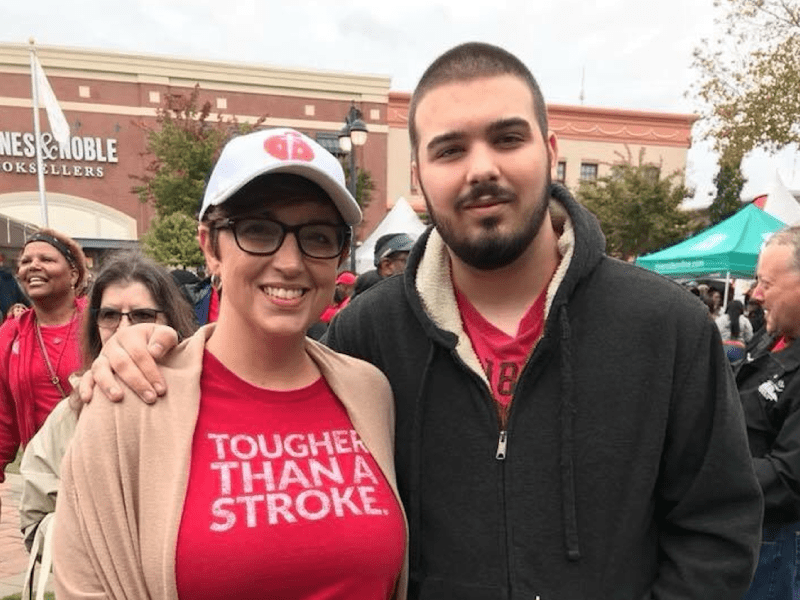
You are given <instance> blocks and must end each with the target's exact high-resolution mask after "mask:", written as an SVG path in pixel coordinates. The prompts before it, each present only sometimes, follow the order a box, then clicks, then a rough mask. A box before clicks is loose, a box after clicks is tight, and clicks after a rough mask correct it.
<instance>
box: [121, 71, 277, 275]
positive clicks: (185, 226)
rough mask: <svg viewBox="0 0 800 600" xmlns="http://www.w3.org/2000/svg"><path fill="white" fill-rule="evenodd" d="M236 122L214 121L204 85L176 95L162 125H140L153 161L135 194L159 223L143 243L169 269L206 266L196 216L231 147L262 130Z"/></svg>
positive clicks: (165, 107) (160, 116)
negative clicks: (245, 135)
mask: <svg viewBox="0 0 800 600" xmlns="http://www.w3.org/2000/svg"><path fill="white" fill-rule="evenodd" d="M264 119H265V117H261V118H260V119H258V120H257V121H256V122H255V124H252V125H242V124H240V123H239V122H238V121H237V120H236V119H235V118H233V119H225V118H223V117H221V116H217V117H216V119H215V120H212V118H211V103H210V102H205V103H204V104H203V105H202V106H200V86H199V85H196V86H195V87H194V90H192V93H191V94H190V95H189V96H184V95H182V94H170V95H167V96H166V97H165V98H164V103H163V104H162V106H161V107H160V108H159V109H158V113H157V116H156V125H155V126H154V127H151V126H149V125H147V124H145V123H139V127H141V128H142V129H143V130H144V131H145V133H146V136H147V151H146V153H145V154H146V155H147V156H150V157H151V160H150V162H149V164H148V165H147V167H146V169H145V175H144V176H133V179H136V180H138V181H139V185H136V186H134V187H133V191H134V192H135V193H136V194H137V195H138V196H139V199H140V200H141V201H142V202H152V203H153V206H154V207H155V209H156V218H155V219H154V220H153V223H152V224H151V228H150V230H149V231H148V233H147V234H146V235H145V236H144V238H143V240H142V241H143V243H144V246H145V249H146V251H147V252H148V253H149V254H150V255H151V256H152V257H153V258H155V259H156V260H157V261H159V262H162V263H164V264H169V265H184V266H187V267H189V266H200V265H202V264H203V262H204V261H203V257H202V253H201V252H200V249H199V247H198V246H197V239H196V223H195V217H196V215H197V213H198V211H199V210H200V202H201V200H202V197H203V190H204V188H205V182H206V178H207V177H208V174H209V173H210V172H211V169H212V167H213V166H214V163H215V162H216V160H217V157H218V156H219V153H220V151H221V150H222V147H223V146H224V144H225V142H226V141H227V140H228V139H229V138H230V137H231V136H232V135H234V134H237V133H247V132H248V131H252V130H254V129H256V128H258V127H259V126H260V125H261V124H262V123H263V121H264Z"/></svg>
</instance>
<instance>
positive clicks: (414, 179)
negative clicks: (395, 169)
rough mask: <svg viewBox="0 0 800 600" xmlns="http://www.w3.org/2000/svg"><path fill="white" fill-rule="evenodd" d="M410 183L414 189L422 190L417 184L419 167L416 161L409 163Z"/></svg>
mask: <svg viewBox="0 0 800 600" xmlns="http://www.w3.org/2000/svg"><path fill="white" fill-rule="evenodd" d="M411 183H412V185H413V186H414V188H415V189H417V190H421V189H422V186H421V185H420V183H419V165H418V164H417V161H416V160H412V161H411Z"/></svg>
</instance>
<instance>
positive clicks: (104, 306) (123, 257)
mask: <svg viewBox="0 0 800 600" xmlns="http://www.w3.org/2000/svg"><path fill="white" fill-rule="evenodd" d="M137 323H160V324H164V325H169V326H171V327H173V328H174V329H176V330H177V331H178V333H179V334H180V335H181V336H184V337H188V336H190V335H192V333H194V330H195V326H194V319H193V313H192V309H191V307H190V306H189V303H188V302H187V301H186V300H185V299H184V297H183V295H182V294H181V293H180V291H179V290H178V288H177V286H176V285H175V283H174V281H173V280H172V277H171V276H170V275H169V273H168V272H167V271H166V269H164V268H163V267H161V266H160V265H158V264H156V263H155V262H153V261H152V260H151V259H149V258H146V257H144V256H142V255H141V254H140V253H138V252H135V251H121V252H118V253H116V254H114V255H112V256H111V257H109V258H108V259H107V260H106V262H105V263H104V264H103V266H102V268H101V270H100V273H99V274H98V276H97V278H96V279H95V281H94V284H93V285H92V288H91V291H90V294H89V303H88V310H87V311H86V312H85V317H84V321H83V329H82V335H81V351H82V360H83V367H84V369H88V368H89V367H90V366H91V364H92V361H94V359H95V358H97V356H98V354H100V348H101V347H102V345H103V344H104V343H105V342H106V341H107V340H108V339H109V338H110V337H111V336H112V335H113V334H114V333H115V332H116V331H117V330H118V329H119V328H120V327H128V326H129V325H134V324H137ZM81 406H82V404H81V403H80V402H79V401H72V402H70V399H66V400H63V401H62V402H60V403H59V404H58V405H57V406H56V407H55V409H53V411H52V412H51V413H50V416H49V417H48V418H47V420H46V421H45V423H44V425H43V426H42V428H41V429H40V430H39V432H38V433H37V434H36V435H35V436H34V437H33V439H32V440H31V442H30V443H29V444H28V446H27V448H26V449H25V453H24V455H23V458H22V463H21V465H20V474H21V475H22V496H21V498H20V527H21V529H22V535H23V539H24V541H25V545H26V547H27V548H28V551H29V552H31V562H30V564H29V570H28V576H27V577H26V579H25V586H26V587H25V589H24V590H23V597H27V596H26V593H27V586H28V585H30V583H31V582H32V576H33V567H34V564H35V563H34V561H35V559H36V558H37V557H39V556H43V555H44V556H49V554H50V553H49V551H48V550H46V549H47V548H49V544H50V542H49V540H50V533H52V529H51V519H52V515H53V511H55V507H56V496H57V494H58V486H59V481H60V464H61V459H62V458H63V457H64V453H65V452H66V449H67V446H68V445H69V442H70V440H71V439H72V436H73V434H74V432H75V427H76V425H77V422H78V414H79V410H80V408H81ZM47 562H49V561H48V560H47V559H44V560H43V566H44V568H43V571H44V572H45V573H47V572H48V571H49V565H48V564H44V563H47ZM45 579H46V578H45V577H40V582H41V583H42V584H43V583H44V582H45Z"/></svg>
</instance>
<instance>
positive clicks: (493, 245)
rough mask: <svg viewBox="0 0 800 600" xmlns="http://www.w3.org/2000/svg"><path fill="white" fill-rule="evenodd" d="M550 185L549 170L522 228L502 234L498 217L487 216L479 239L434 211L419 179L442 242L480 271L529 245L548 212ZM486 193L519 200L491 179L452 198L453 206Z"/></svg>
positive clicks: (510, 258)
mask: <svg viewBox="0 0 800 600" xmlns="http://www.w3.org/2000/svg"><path fill="white" fill-rule="evenodd" d="M550 186H551V177H550V172H549V171H548V172H547V175H546V180H545V185H544V186H543V189H542V191H541V193H540V196H539V199H538V202H536V204H535V205H534V206H533V208H532V210H531V212H530V213H529V214H528V217H527V219H524V223H522V224H521V225H522V227H521V229H519V230H515V231H512V232H511V233H509V234H505V235H504V234H501V233H500V232H499V231H498V225H499V223H500V220H499V219H498V218H497V217H486V218H484V219H483V220H481V228H482V232H483V233H482V234H481V235H480V237H478V239H474V240H471V239H469V238H467V237H465V236H461V235H459V233H458V227H457V225H455V224H454V223H452V222H451V221H450V220H449V219H447V218H445V217H442V216H440V215H437V214H436V213H435V212H434V210H433V207H432V206H431V203H430V202H429V201H428V195H427V194H426V193H425V189H424V188H423V187H422V183H421V182H420V189H421V190H422V195H423V197H424V198H425V205H426V206H427V208H428V216H429V217H430V219H431V221H432V222H433V224H434V226H435V227H436V230H437V231H438V232H439V235H441V236H442V239H443V240H444V243H445V244H447V246H448V247H449V248H450V250H452V251H453V252H454V253H455V255H456V256H457V257H458V258H459V259H460V260H461V261H462V262H464V263H466V264H467V265H469V266H471V267H474V268H476V269H480V270H483V271H490V270H493V269H499V268H501V267H505V266H507V265H510V264H511V263H513V262H514V261H515V260H517V259H518V258H519V257H520V256H522V254H523V252H525V250H527V249H528V247H529V246H530V245H531V243H532V242H533V240H534V239H535V238H536V234H537V233H539V229H540V228H541V226H542V222H543V221H544V217H545V215H546V214H547V207H548V204H549V200H550ZM487 196H489V197H493V198H496V199H498V200H501V201H503V200H505V201H508V202H518V201H519V199H518V196H517V194H515V193H514V192H512V191H511V190H507V189H505V188H503V187H501V186H500V185H498V184H497V183H495V182H493V181H487V182H482V183H479V184H477V185H476V186H474V187H472V188H471V189H470V190H469V192H467V193H466V194H464V195H463V196H460V197H459V198H458V199H457V200H456V202H455V210H456V211H458V210H461V208H462V207H463V206H465V205H469V204H471V203H474V202H479V201H483V200H482V199H483V198H485V197H487Z"/></svg>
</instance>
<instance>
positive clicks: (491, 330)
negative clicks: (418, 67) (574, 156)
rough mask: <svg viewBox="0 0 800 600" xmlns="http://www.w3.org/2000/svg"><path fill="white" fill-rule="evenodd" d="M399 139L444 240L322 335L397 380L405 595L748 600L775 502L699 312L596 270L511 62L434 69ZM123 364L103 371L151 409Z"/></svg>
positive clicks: (620, 274)
mask: <svg viewBox="0 0 800 600" xmlns="http://www.w3.org/2000/svg"><path fill="white" fill-rule="evenodd" d="M409 130H410V131H409V133H410V136H411V142H412V147H413V151H414V154H415V159H414V163H413V171H414V175H415V177H416V179H417V182H418V184H419V186H420V189H421V190H423V193H424V195H425V198H426V202H427V206H428V213H429V215H430V216H431V218H432V220H433V222H434V224H435V226H434V227H433V228H432V229H429V230H428V231H427V232H426V233H425V234H424V235H423V236H422V237H421V238H420V240H418V242H417V244H416V246H415V247H414V250H413V251H412V252H411V254H410V256H409V260H408V267H407V269H406V271H405V274H404V275H403V276H402V277H393V278H391V279H389V280H388V281H386V282H384V283H383V284H382V285H380V286H379V287H377V288H376V289H375V290H374V291H372V292H370V293H368V294H365V295H363V296H361V297H359V298H357V299H355V300H353V301H352V302H351V303H350V306H349V307H348V308H347V310H345V311H342V312H341V313H340V314H339V315H338V316H337V317H336V318H335V319H334V320H333V321H332V323H331V326H330V328H329V330H328V333H327V343H328V344H330V345H331V346H332V347H333V348H336V349H338V350H340V351H343V352H345V353H349V354H352V355H354V356H358V357H362V358H364V359H366V360H368V361H370V362H372V363H374V364H375V365H377V366H378V367H380V368H381V369H382V370H383V371H384V373H385V374H386V375H387V376H388V378H389V381H390V383H391V385H392V390H393V392H394V395H395V401H396V404H397V426H396V435H397V439H396V465H397V474H398V483H399V485H400V489H401V496H402V499H403V502H404V504H405V506H406V509H407V514H408V517H409V525H410V532H411V582H410V593H409V597H410V598H418V599H420V600H430V599H434V598H436V599H439V598H471V599H475V600H490V599H491V600H494V599H501V598H502V599H510V600H518V599H526V600H528V599H531V600H532V599H534V598H541V599H542V600H551V599H556V598H559V599H569V600H573V599H579V598H587V599H588V598H591V599H596V598H614V599H617V598H619V599H626V600H627V599H629V600H641V599H643V598H654V599H659V600H662V599H663V600H666V599H676V600H677V599H679V598H680V599H685V598H703V599H715V598H718V599H725V600H729V599H731V598H738V597H739V596H740V595H741V594H742V593H743V592H744V591H745V590H746V589H747V586H748V583H749V581H750V577H751V575H752V573H753V569H754V567H755V555H756V552H757V550H758V542H759V535H760V521H761V510H762V504H761V502H762V501H761V495H760V492H759V488H758V484H757V481H756V479H755V475H754V471H753V466H752V461H751V460H750V457H749V453H748V450H747V442H746V435H745V430H744V422H743V418H742V411H741V406H740V403H739V401H738V398H737V397H736V390H735V386H734V384H733V380H732V376H731V373H730V369H729V367H728V365H727V359H726V357H725V355H724V353H723V351H722V347H721V343H720V337H719V332H718V330H717V328H716V326H715V325H714V323H713V322H712V321H710V320H709V319H708V317H707V315H706V311H705V309H704V308H703V307H702V305H700V303H698V302H697V300H696V299H692V297H691V295H690V294H688V293H686V292H685V291H684V290H682V289H681V288H680V287H679V286H678V285H676V284H673V283H670V282H668V281H667V280H665V279H662V278H661V277H659V276H657V275H654V274H652V273H649V272H646V271H644V270H642V269H639V268H637V267H634V266H631V265H629V264H626V263H623V262H620V261H616V260H613V259H611V258H609V257H607V256H606V255H605V254H604V247H605V241H604V238H603V235H602V233H601V231H600V229H599V227H598V225H597V222H596V220H595V219H594V217H593V216H592V215H591V214H589V213H588V212H587V211H586V210H585V209H583V208H582V207H581V206H580V205H579V204H578V203H577V202H576V201H575V200H574V199H573V198H572V197H571V196H570V195H569V193H568V192H567V191H566V190H565V189H564V188H562V187H559V186H553V185H551V182H550V171H551V169H552V167H553V166H554V165H555V164H556V160H557V150H558V148H557V143H556V139H555V136H553V135H552V134H551V133H550V132H549V131H548V127H547V114H546V110H545V104H544V100H543V98H542V95H541V92H540V91H539V88H538V86H537V84H536V82H535V80H534V78H533V76H532V75H531V74H530V72H529V71H528V69H527V68H526V67H525V66H524V65H523V64H522V63H521V62H520V61H519V60H518V59H517V58H516V57H514V56H513V55H511V54H509V53H508V52H506V51H504V50H502V49H500V48H497V47H494V46H490V45H486V44H479V43H470V44H464V45H461V46H458V47H456V48H453V49H452V50H450V51H448V52H446V53H445V54H443V55H442V56H441V57H439V58H438V59H437V60H436V61H435V62H434V63H433V64H432V65H431V66H430V67H429V68H428V70H427V71H426V72H425V74H424V75H423V76H422V79H421V81H420V83H419V85H418V86H417V89H416V90H415V92H414V95H413V97H412V99H411V105H410V111H409ZM144 333H149V332H142V334H141V337H143V336H144ZM141 337H140V340H139V346H138V350H136V351H134V350H132V349H131V350H130V352H131V353H132V354H135V355H142V354H145V353H144V352H143V349H142V344H141ZM154 340H155V341H153V340H151V351H152V352H153V353H154V354H158V353H159V350H160V348H163V347H164V346H168V345H170V344H171V343H173V340H172V338H171V337H170V336H168V335H166V334H165V332H159V333H158V334H157V335H155V337H154ZM127 356H128V354H127V351H125V350H124V349H123V348H121V347H119V346H116V345H115V346H114V348H113V350H110V352H109V353H108V359H107V360H108V361H110V362H111V364H112V365H114V366H115V368H116V369H117V370H118V371H121V375H122V376H123V377H124V378H125V380H126V381H130V382H131V383H132V387H134V389H136V390H138V391H139V392H140V395H141V394H143V393H144V392H145V390H147V391H148V392H149V393H150V397H151V399H152V398H154V395H153V392H154V390H153V388H151V387H150V386H149V384H147V383H145V382H144V380H143V379H142V377H141V374H140V373H139V371H138V369H137V368H135V367H133V366H132V364H131V363H130V361H129V360H126V359H127ZM102 364H107V363H106V360H105V359H104V361H103V363H102ZM98 366H102V365H98ZM96 370H97V371H98V377H99V378H100V380H99V383H100V384H101V386H102V387H103V388H104V390H107V391H108V392H109V393H111V394H113V395H114V396H117V395H118V394H116V393H114V390H112V389H111V387H113V386H114V385H115V384H113V381H112V378H111V377H110V372H108V371H106V372H105V373H103V372H102V369H96ZM142 370H143V372H144V373H145V375H148V377H149V380H150V381H160V380H159V378H158V376H157V375H156V374H155V371H156V370H155V369H153V368H152V365H148V364H147V361H145V363H143V366H142Z"/></svg>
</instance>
